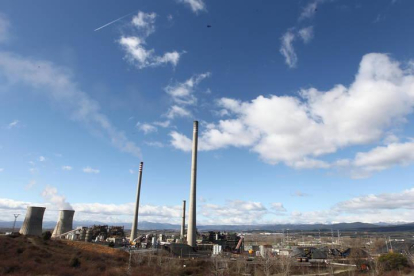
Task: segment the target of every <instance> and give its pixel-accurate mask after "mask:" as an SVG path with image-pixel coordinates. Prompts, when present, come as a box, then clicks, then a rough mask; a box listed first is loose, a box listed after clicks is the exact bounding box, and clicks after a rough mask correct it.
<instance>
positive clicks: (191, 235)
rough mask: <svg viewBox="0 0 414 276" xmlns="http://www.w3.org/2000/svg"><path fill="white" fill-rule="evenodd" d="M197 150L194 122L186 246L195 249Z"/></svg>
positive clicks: (196, 134)
mask: <svg viewBox="0 0 414 276" xmlns="http://www.w3.org/2000/svg"><path fill="white" fill-rule="evenodd" d="M197 149H198V121H194V129H193V156H192V162H191V190H190V208H189V214H188V230H187V244H188V245H189V246H192V247H195V246H197V244H196V238H197V237H196V196H197Z"/></svg>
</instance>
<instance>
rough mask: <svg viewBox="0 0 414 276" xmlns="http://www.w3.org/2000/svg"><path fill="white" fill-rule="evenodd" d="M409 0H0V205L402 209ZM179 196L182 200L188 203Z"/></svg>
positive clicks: (328, 217)
mask: <svg viewBox="0 0 414 276" xmlns="http://www.w3.org/2000/svg"><path fill="white" fill-rule="evenodd" d="M413 11H414V2H412V1H408V0H365V1H362V0H349V1H345V0H309V1H305V0H302V1H299V0H298V1H292V0H281V1H271V0H261V1H237V0H228V1H213V0H156V1H155V0H154V1H143V0H134V1H122V3H119V1H110V0H108V1H101V0H90V1H79V0H76V1H53V0H44V1H40V2H39V1H36V2H34V1H15V0H3V1H1V3H0V191H1V192H0V220H3V221H12V220H13V219H14V217H13V214H21V216H20V217H19V220H23V218H24V214H25V212H26V211H25V210H26V207H27V206H28V205H34V206H46V207H47V209H46V213H45V220H47V221H53V220H56V219H57V212H58V210H60V209H68V208H73V209H74V210H75V211H76V213H75V220H77V221H99V222H107V223H116V222H129V221H132V215H133V212H134V204H135V203H134V202H135V196H136V185H137V174H138V166H139V163H140V162H141V161H143V162H144V171H143V182H142V190H141V201H140V217H139V220H140V221H150V222H164V223H177V224H178V223H180V216H181V204H182V200H188V198H189V192H190V172H191V139H192V130H193V121H194V120H198V121H199V122H200V127H199V131H200V133H199V155H198V175H197V215H198V216H197V223H198V224H204V225H207V224H268V223H337V222H356V221H362V222H369V223H378V222H388V223H402V222H413V217H414V186H413V184H414V183H413V179H414V170H413V169H414V166H413V163H414V139H413V138H414V124H413V123H414V115H413V108H414V47H413V46H414V36H413V33H412V26H414V17H413V16H412V12H413ZM187 206H188V204H187Z"/></svg>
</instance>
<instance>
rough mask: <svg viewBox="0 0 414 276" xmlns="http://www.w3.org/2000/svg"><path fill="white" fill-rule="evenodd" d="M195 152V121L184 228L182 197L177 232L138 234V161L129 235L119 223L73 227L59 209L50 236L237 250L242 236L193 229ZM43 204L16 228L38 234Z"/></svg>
mask: <svg viewBox="0 0 414 276" xmlns="http://www.w3.org/2000/svg"><path fill="white" fill-rule="evenodd" d="M197 151H198V121H194V122H193V141H192V156H191V178H190V195H189V204H188V225H187V231H186V202H187V201H186V200H183V203H182V204H183V205H182V217H181V227H180V232H179V235H177V236H175V235H170V236H168V235H165V234H154V233H152V234H138V217H139V204H140V196H141V185H142V174H143V167H144V163H143V162H140V166H139V172H138V183H137V190H136V201H135V209H134V216H133V220H132V227H131V234H130V235H129V237H127V236H126V233H125V229H124V227H123V226H108V225H93V226H90V227H82V226H81V227H77V228H75V229H74V228H73V218H74V215H75V210H60V212H59V215H58V219H57V223H56V226H55V228H54V230H53V233H52V238H53V239H67V240H75V241H84V242H99V243H113V244H114V245H123V246H124V247H125V246H130V247H132V248H135V249H142V248H152V247H160V248H163V249H165V250H167V251H169V252H171V253H174V254H176V255H179V254H181V256H184V255H192V256H194V255H196V253H197V252H198V251H203V250H204V251H205V250H207V251H210V252H212V251H213V250H214V251H215V252H221V251H225V252H233V253H237V252H240V251H241V249H242V248H243V238H242V237H241V236H237V235H234V234H227V233H220V232H217V233H216V232H209V233H208V234H206V235H200V234H199V233H198V232H197V216H196V214H197V210H196V206H197V202H196V199H197ZM45 209H46V208H45V207H35V206H29V207H28V208H27V212H26V217H25V220H24V223H23V225H22V227H21V229H20V232H19V233H20V234H22V235H34V236H40V235H42V222H43V215H44V212H45ZM177 252H179V253H177Z"/></svg>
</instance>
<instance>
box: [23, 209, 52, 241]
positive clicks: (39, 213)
mask: <svg viewBox="0 0 414 276" xmlns="http://www.w3.org/2000/svg"><path fill="white" fill-rule="evenodd" d="M45 209H46V208H45V207H35V206H27V212H26V217H25V218H24V222H23V225H22V227H21V228H20V231H19V233H20V234H22V235H33V236H41V235H42V224H43V215H44V213H45Z"/></svg>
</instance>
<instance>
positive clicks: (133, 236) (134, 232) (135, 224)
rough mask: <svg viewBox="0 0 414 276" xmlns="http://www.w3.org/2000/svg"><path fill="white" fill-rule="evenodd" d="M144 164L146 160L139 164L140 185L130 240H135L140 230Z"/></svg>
mask: <svg viewBox="0 0 414 276" xmlns="http://www.w3.org/2000/svg"><path fill="white" fill-rule="evenodd" d="M143 166H144V162H141V163H140V164H139V176H138V187H137V201H136V203H135V214H134V221H133V222H132V229H131V237H130V238H129V240H130V241H133V240H135V239H136V237H137V232H138V209H139V196H140V194H141V180H142V168H143Z"/></svg>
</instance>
